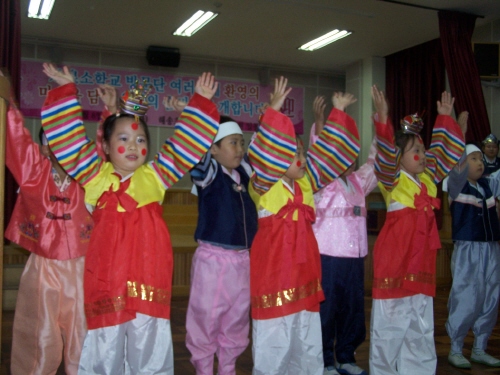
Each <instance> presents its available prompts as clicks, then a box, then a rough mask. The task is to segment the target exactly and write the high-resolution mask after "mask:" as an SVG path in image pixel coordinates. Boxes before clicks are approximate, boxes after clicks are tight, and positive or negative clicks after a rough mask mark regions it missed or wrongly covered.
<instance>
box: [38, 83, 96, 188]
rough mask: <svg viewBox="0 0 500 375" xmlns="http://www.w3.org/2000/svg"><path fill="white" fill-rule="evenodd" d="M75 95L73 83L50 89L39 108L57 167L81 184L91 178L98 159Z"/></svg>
mask: <svg viewBox="0 0 500 375" xmlns="http://www.w3.org/2000/svg"><path fill="white" fill-rule="evenodd" d="M76 94H77V89H76V86H75V85H74V84H73V83H71V84H67V85H64V86H60V87H58V88H56V89H54V90H51V91H50V92H49V94H48V95H47V98H46V100H45V103H44V105H43V108H42V126H43V129H44V131H45V134H46V136H47V139H48V141H49V145H50V148H51V150H52V152H53V153H54V155H55V156H56V158H57V160H58V161H59V164H61V166H62V167H63V168H64V169H65V170H66V172H67V173H68V174H69V175H70V176H71V177H73V178H74V179H75V180H77V181H78V182H79V183H81V184H82V185H85V184H86V183H87V182H89V181H90V180H91V179H92V178H93V177H95V175H96V174H97V172H98V171H99V167H100V164H101V163H102V160H101V159H100V158H99V157H98V156H97V152H96V147H95V144H94V142H93V141H91V140H90V139H89V138H87V135H86V133H85V128H84V127H83V120H82V108H81V106H80V103H79V102H78V99H77V97H76Z"/></svg>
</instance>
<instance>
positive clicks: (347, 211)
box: [311, 96, 377, 375]
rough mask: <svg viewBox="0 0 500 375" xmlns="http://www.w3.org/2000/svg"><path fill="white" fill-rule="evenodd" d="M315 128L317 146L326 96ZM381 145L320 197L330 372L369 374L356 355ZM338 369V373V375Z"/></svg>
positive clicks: (318, 228)
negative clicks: (369, 204) (368, 204)
mask: <svg viewBox="0 0 500 375" xmlns="http://www.w3.org/2000/svg"><path fill="white" fill-rule="evenodd" d="M313 109H314V118H315V124H314V125H313V127H312V129H311V144H312V143H314V142H315V141H316V139H317V138H318V135H319V134H321V131H322V130H323V127H324V124H325V114H324V110H325V104H324V99H323V97H321V96H318V97H316V99H315V100H314V104H313ZM376 153H377V148H376V143H375V141H374V142H373V143H372V147H371V148H370V154H369V156H368V160H367V162H366V163H365V164H364V165H362V166H361V167H360V168H359V169H358V170H357V171H354V169H355V163H353V164H352V165H351V166H350V167H349V168H348V169H347V170H346V171H345V172H344V173H342V174H341V175H340V178H338V179H336V180H335V181H333V182H332V183H331V184H329V185H327V186H326V187H324V188H323V189H321V190H320V191H318V192H317V193H316V194H314V203H315V205H316V222H315V223H314V225H313V230H314V234H315V235H316V239H317V240H318V246H319V252H320V254H321V275H322V279H321V286H322V287H323V293H324V294H325V300H324V301H323V302H322V303H321V305H320V310H319V313H320V317H321V332H322V335H323V361H324V366H325V372H324V374H325V375H326V374H328V375H334V374H339V373H341V374H346V375H367V373H366V371H364V370H363V369H362V368H360V367H359V366H357V365H356V359H355V358H354V351H355V350H356V348H357V347H358V346H359V345H360V344H361V343H362V342H363V341H364V340H365V337H366V327H365V299H364V294H365V293H364V292H365V286H364V281H365V278H364V274H365V271H364V270H365V268H364V261H365V256H366V255H367V254H368V238H367V232H366V208H365V196H366V195H368V194H369V193H370V192H371V191H372V190H373V189H374V188H375V187H376V186H377V177H376V176H375V171H374V163H375V155H376ZM337 370H338V372H337Z"/></svg>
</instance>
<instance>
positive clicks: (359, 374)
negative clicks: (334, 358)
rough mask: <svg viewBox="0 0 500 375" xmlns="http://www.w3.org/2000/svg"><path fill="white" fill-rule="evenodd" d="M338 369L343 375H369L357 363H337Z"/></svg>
mask: <svg viewBox="0 0 500 375" xmlns="http://www.w3.org/2000/svg"><path fill="white" fill-rule="evenodd" d="M335 366H336V367H337V371H338V372H339V374H342V375H368V373H367V372H366V371H365V370H363V369H362V368H361V367H359V366H358V365H356V364H355V363H336V364H335Z"/></svg>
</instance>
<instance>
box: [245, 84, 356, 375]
mask: <svg viewBox="0 0 500 375" xmlns="http://www.w3.org/2000/svg"><path fill="white" fill-rule="evenodd" d="M286 85H287V80H286V79H284V78H283V77H281V78H280V79H279V80H276V86H275V88H274V93H273V95H272V97H271V103H270V106H269V108H268V109H267V110H266V112H265V113H264V116H263V117H262V121H261V125H260V128H259V130H258V133H257V136H256V138H255V139H254V141H253V142H252V144H251V145H250V153H249V156H250V162H251V163H252V166H253V168H254V170H255V172H254V175H253V177H252V180H251V185H250V194H251V195H252V198H253V200H254V201H255V204H256V206H257V211H258V215H259V228H258V230H257V234H256V236H255V239H254V242H253V244H252V249H251V252H250V292H251V304H252V305H251V306H252V319H253V321H252V322H253V336H252V337H253V358H254V369H253V374H254V375H261V374H268V375H270V374H271V375H272V374H301V375H303V374H315V375H320V374H322V373H323V354H322V345H321V323H320V318H319V303H320V302H321V301H322V300H323V291H322V289H321V265H320V256H319V250H318V244H317V242H316V238H315V237H314V233H313V231H312V223H313V222H314V220H315V213H314V198H313V193H314V192H316V191H318V190H319V189H320V188H321V187H323V186H325V185H326V184H328V183H329V182H331V181H332V180H333V179H335V178H337V177H339V176H340V175H341V174H342V173H343V172H344V171H345V170H346V169H347V168H348V167H349V166H350V165H351V164H352V163H354V161H355V160H356V157H357V155H358V152H359V140H358V138H359V137H358V131H357V128H356V124H355V122H354V121H353V120H352V119H351V118H350V117H349V116H347V115H346V114H345V113H344V112H343V109H344V108H345V107H346V106H348V105H349V104H351V103H352V102H353V100H354V99H353V98H352V96H350V95H343V94H335V95H334V97H333V101H334V107H335V108H334V109H333V110H332V112H331V114H330V116H329V118H328V120H327V122H326V125H325V128H324V129H323V131H322V132H321V134H320V135H319V138H318V140H317V141H316V143H314V145H313V146H312V147H311V149H310V150H309V152H308V155H307V159H306V157H305V155H304V148H303V146H302V143H301V142H300V140H298V139H297V138H296V135H295V130H294V128H293V124H292V122H291V121H290V119H289V118H288V117H287V116H285V115H283V114H282V113H280V112H278V111H279V109H280V108H281V106H282V104H283V102H284V100H285V99H286V97H287V95H288V93H289V92H290V90H291V89H290V88H289V89H287V88H286Z"/></svg>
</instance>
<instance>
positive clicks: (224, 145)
mask: <svg viewBox="0 0 500 375" xmlns="http://www.w3.org/2000/svg"><path fill="white" fill-rule="evenodd" d="M210 153H211V154H212V156H213V158H214V159H215V160H217V161H218V162H219V163H220V164H221V165H222V166H224V167H225V168H226V169H228V170H229V171H231V170H233V169H235V168H238V167H239V166H240V164H241V160H242V159H243V155H244V153H245V141H244V140H243V136H242V135H241V134H230V135H228V136H227V137H224V138H222V139H221V141H220V143H219V145H216V144H213V145H212V147H211V148H210Z"/></svg>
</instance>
